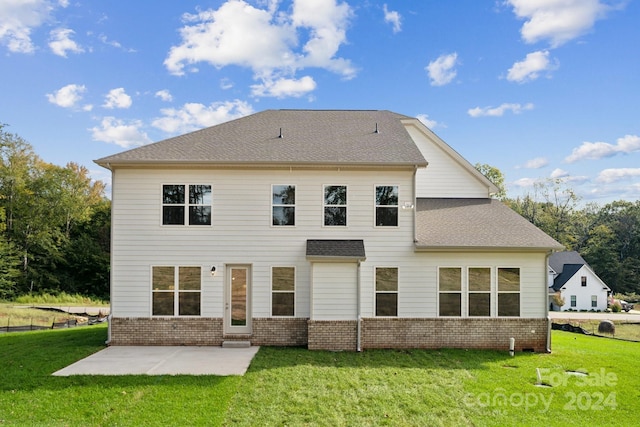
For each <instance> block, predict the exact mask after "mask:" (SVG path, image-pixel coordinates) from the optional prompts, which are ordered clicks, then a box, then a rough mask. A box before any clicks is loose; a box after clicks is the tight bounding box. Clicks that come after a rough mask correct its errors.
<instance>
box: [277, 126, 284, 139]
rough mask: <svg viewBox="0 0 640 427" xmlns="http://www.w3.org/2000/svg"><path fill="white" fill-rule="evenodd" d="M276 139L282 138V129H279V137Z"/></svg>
mask: <svg viewBox="0 0 640 427" xmlns="http://www.w3.org/2000/svg"><path fill="white" fill-rule="evenodd" d="M278 138H281V139H282V138H284V135H283V134H282V128H280V135H278Z"/></svg>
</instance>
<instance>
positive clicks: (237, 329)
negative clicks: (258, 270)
mask: <svg viewBox="0 0 640 427" xmlns="http://www.w3.org/2000/svg"><path fill="white" fill-rule="evenodd" d="M225 294H226V295H225V299H226V301H225V322H224V323H225V330H224V332H225V333H226V334H250V333H251V268H250V266H246V265H242V266H228V267H227V286H226V292H225Z"/></svg>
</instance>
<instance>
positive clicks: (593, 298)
mask: <svg viewBox="0 0 640 427" xmlns="http://www.w3.org/2000/svg"><path fill="white" fill-rule="evenodd" d="M591 308H598V295H591Z"/></svg>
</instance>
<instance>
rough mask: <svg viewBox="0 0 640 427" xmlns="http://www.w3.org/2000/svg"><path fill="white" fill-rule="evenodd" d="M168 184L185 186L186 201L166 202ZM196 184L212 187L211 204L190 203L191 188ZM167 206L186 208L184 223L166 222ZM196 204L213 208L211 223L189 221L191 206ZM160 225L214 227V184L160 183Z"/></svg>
mask: <svg viewBox="0 0 640 427" xmlns="http://www.w3.org/2000/svg"><path fill="white" fill-rule="evenodd" d="M168 185H176V186H178V185H179V186H182V187H184V203H176V204H173V203H165V202H164V187H165V186H168ZM194 185H208V186H209V187H210V188H211V203H210V204H193V203H189V189H190V187H191V186H194ZM165 206H181V207H183V208H184V218H183V221H182V224H165V223H164V208H165ZM194 206H205V207H206V206H208V207H209V208H210V209H211V223H210V224H190V223H189V208H191V207H194ZM160 226H162V227H196V228H201V227H212V226H213V184H209V183H203V184H194V183H186V184H185V183H184V182H178V183H167V182H165V183H162V184H161V185H160Z"/></svg>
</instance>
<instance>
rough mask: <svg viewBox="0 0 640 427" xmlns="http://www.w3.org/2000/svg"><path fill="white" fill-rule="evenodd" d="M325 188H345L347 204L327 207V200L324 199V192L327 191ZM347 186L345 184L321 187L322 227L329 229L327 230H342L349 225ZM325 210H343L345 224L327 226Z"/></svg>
mask: <svg viewBox="0 0 640 427" xmlns="http://www.w3.org/2000/svg"><path fill="white" fill-rule="evenodd" d="M327 187H344V188H345V194H346V199H347V200H346V201H347V203H345V204H344V205H328V204H327V200H326V198H325V192H326V191H327ZM348 205H349V186H348V185H346V184H324V185H323V186H322V226H323V227H329V228H341V227H342V228H344V227H347V226H348V225H349V207H348ZM327 208H344V210H345V215H344V217H345V224H344V225H333V224H327V223H326V222H325V211H326V209H327Z"/></svg>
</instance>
